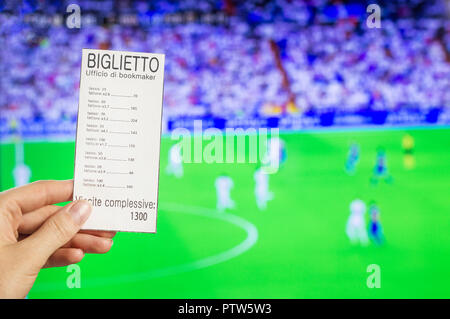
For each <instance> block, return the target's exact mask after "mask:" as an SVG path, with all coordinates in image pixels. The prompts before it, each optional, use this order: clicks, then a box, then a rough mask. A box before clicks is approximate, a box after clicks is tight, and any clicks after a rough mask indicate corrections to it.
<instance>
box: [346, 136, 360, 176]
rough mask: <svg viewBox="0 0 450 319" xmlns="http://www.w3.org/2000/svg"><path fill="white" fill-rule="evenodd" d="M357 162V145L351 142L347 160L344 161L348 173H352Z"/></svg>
mask: <svg viewBox="0 0 450 319" xmlns="http://www.w3.org/2000/svg"><path fill="white" fill-rule="evenodd" d="M358 162H359V145H358V143H352V144H351V145H350V149H349V150H348V155H347V162H346V163H345V171H346V172H347V174H349V175H354V174H355V172H356V165H358Z"/></svg>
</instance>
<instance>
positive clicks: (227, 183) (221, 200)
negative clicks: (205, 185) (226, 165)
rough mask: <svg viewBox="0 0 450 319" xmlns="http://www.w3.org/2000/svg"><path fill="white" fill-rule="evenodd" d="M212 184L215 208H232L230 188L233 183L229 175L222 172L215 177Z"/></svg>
mask: <svg viewBox="0 0 450 319" xmlns="http://www.w3.org/2000/svg"><path fill="white" fill-rule="evenodd" d="M214 185H215V187H216V194H217V206H216V208H217V210H218V211H219V212H224V211H225V210H226V209H233V208H234V207H235V203H234V201H233V200H232V199H231V189H232V188H233V187H234V183H233V180H232V179H231V177H230V176H228V175H226V174H222V175H220V176H219V177H217V178H216V181H215V183H214Z"/></svg>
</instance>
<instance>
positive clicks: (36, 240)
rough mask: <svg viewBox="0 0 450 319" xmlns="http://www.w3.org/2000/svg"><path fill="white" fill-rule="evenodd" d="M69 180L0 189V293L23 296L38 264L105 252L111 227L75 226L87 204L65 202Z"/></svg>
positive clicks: (65, 262)
mask: <svg viewBox="0 0 450 319" xmlns="http://www.w3.org/2000/svg"><path fill="white" fill-rule="evenodd" d="M72 193H73V181H72V180H68V181H40V182H34V183H31V184H28V185H26V186H23V187H18V188H13V189H10V190H7V191H5V192H1V193H0V298H24V297H26V295H27V294H28V292H29V291H30V289H31V287H32V286H33V283H34V281H35V280H36V277H37V275H38V273H39V271H40V270H41V268H43V267H60V266H66V265H70V264H73V263H77V262H79V261H81V260H82V259H83V257H84V254H85V253H100V254H102V253H106V252H108V251H109V250H110V248H111V246H112V238H113V237H114V235H115V232H106V231H80V227H81V226H82V225H83V223H84V222H85V221H86V220H87V218H88V217H89V215H90V213H91V210H92V207H91V205H90V204H89V203H88V202H87V201H74V202H71V203H69V204H67V205H66V206H64V207H60V206H55V205H53V204H56V203H61V202H66V201H70V200H71V199H72Z"/></svg>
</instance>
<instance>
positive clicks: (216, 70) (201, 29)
mask: <svg viewBox="0 0 450 319" xmlns="http://www.w3.org/2000/svg"><path fill="white" fill-rule="evenodd" d="M377 3H379V5H380V7H381V9H382V25H381V28H379V29H369V28H368V27H367V26H366V18H367V16H368V15H369V13H367V12H366V5H367V4H368V2H367V3H366V2H359V3H342V1H325V0H317V1H304V2H303V1H288V0H283V1H277V2H276V3H275V2H270V1H245V2H241V4H238V2H237V1H234V2H233V1H200V0H195V1H193V0H189V1H179V2H174V1H152V2H151V4H147V3H145V2H142V1H125V2H120V3H119V4H117V3H114V2H110V1H106V2H104V3H103V5H99V3H98V2H96V1H81V2H80V7H81V10H82V15H83V10H84V9H83V8H85V7H87V8H89V12H95V14H96V15H98V16H105V15H107V14H109V15H110V14H111V12H115V13H116V14H121V13H127V14H130V13H131V14H133V15H135V16H136V17H137V18H138V21H139V17H142V16H145V17H147V18H149V20H148V21H153V22H154V23H150V24H148V25H143V24H138V25H127V24H123V23H119V22H117V21H116V22H107V20H105V19H104V20H102V22H101V23H100V22H98V23H92V24H89V25H82V27H81V28H80V29H69V28H67V27H66V25H65V24H64V23H58V24H50V25H48V26H45V27H41V26H39V27H36V25H35V24H33V23H27V22H26V21H24V17H25V16H27V15H30V14H33V13H39V12H41V13H42V12H44V13H45V14H50V13H58V12H62V13H64V12H65V8H66V7H65V5H64V3H63V4H61V3H58V2H49V3H47V4H42V3H41V2H38V1H24V2H22V5H21V6H20V7H18V8H13V7H12V5H11V4H10V3H9V2H8V1H6V2H4V3H3V4H2V5H1V6H0V8H1V11H0V25H1V32H0V44H1V47H2V50H1V51H0V60H1V64H0V72H1V79H0V89H1V92H2V94H1V95H0V126H1V127H2V128H3V131H7V129H5V128H7V127H9V126H11V122H14V123H17V122H24V123H35V122H39V121H46V120H53V121H59V122H61V121H69V122H70V121H71V122H73V121H75V120H76V114H77V107H78V86H79V72H80V62H81V61H80V58H81V49H82V48H102V49H112V50H128V51H145V52H155V53H165V54H166V66H165V87H164V90H165V91H164V117H165V119H166V120H168V119H174V118H186V117H197V118H204V117H209V118H216V117H218V118H225V119H251V118H268V117H280V118H284V117H302V116H307V115H308V114H321V113H329V112H347V113H355V114H358V113H361V112H371V111H377V110H382V111H391V110H392V111H398V110H412V112H414V111H417V110H419V111H423V112H427V110H430V109H432V110H438V112H442V111H448V110H449V109H450V23H449V19H446V17H445V15H444V13H445V2H444V1H409V2H408V1H400V2H398V3H397V2H396V1H393V2H392V1H378V2H377ZM443 6H444V7H443ZM177 12H182V13H183V12H184V13H186V12H188V13H189V12H190V13H192V15H193V16H195V15H199V14H201V13H202V12H203V13H205V12H211V13H217V12H221V13H224V15H225V17H226V19H225V20H223V21H221V22H220V23H204V22H199V21H197V20H192V21H188V22H186V21H183V22H182V23H174V22H173V21H171V22H169V23H165V22H166V21H167V20H164V19H161V16H162V15H163V14H168V13H177ZM158 17H159V19H158ZM183 17H185V16H183ZM172 18H173V16H172ZM105 21H106V22H105ZM157 22H158V23H157Z"/></svg>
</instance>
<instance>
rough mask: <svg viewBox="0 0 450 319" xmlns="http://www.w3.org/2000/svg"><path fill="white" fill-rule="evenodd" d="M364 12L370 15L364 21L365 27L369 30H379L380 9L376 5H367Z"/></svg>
mask: <svg viewBox="0 0 450 319" xmlns="http://www.w3.org/2000/svg"><path fill="white" fill-rule="evenodd" d="M366 12H367V13H370V14H369V16H368V17H367V19H366V26H367V27H368V28H369V29H374V28H376V29H379V28H381V8H380V6H379V5H378V4H375V3H372V4H369V5H368V6H367V8H366Z"/></svg>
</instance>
